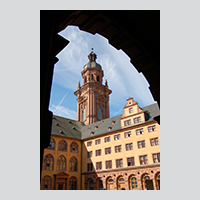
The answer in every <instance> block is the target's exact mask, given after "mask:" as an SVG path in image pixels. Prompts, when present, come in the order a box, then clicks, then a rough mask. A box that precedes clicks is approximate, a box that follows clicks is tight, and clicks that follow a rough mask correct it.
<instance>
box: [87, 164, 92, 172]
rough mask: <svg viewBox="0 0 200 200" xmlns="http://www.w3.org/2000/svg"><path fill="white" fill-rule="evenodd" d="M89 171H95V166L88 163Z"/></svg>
mask: <svg viewBox="0 0 200 200" xmlns="http://www.w3.org/2000/svg"><path fill="white" fill-rule="evenodd" d="M87 171H88V172H89V171H93V165H92V163H87Z"/></svg>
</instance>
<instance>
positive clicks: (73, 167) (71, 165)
mask: <svg viewBox="0 0 200 200" xmlns="http://www.w3.org/2000/svg"><path fill="white" fill-rule="evenodd" d="M77 165H78V161H77V159H76V158H75V157H74V156H73V157H72V158H71V159H70V160H69V171H72V172H77V168H78V167H77Z"/></svg>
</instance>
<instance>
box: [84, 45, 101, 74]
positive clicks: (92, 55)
mask: <svg viewBox="0 0 200 200" xmlns="http://www.w3.org/2000/svg"><path fill="white" fill-rule="evenodd" d="M88 59H89V62H88V63H87V64H86V65H84V67H83V70H84V69H86V68H90V67H97V68H99V69H101V70H102V67H101V65H100V64H99V63H97V62H96V59H97V55H96V54H95V53H94V52H93V48H92V51H91V53H90V54H89V55H88Z"/></svg>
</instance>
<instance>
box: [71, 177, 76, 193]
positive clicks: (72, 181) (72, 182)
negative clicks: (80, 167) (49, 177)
mask: <svg viewBox="0 0 200 200" xmlns="http://www.w3.org/2000/svg"><path fill="white" fill-rule="evenodd" d="M69 189H70V190H77V179H76V177H74V176H72V177H71V178H70V179H69Z"/></svg>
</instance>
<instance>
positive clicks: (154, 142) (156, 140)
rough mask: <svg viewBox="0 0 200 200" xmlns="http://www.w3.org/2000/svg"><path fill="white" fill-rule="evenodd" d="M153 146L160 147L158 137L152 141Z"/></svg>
mask: <svg viewBox="0 0 200 200" xmlns="http://www.w3.org/2000/svg"><path fill="white" fill-rule="evenodd" d="M150 144H151V146H155V145H159V140H158V137H156V138H151V139H150Z"/></svg>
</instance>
